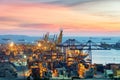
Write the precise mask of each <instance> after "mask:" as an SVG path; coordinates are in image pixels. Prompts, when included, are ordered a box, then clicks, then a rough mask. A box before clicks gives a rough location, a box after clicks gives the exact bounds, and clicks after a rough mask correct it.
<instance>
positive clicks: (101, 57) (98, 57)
mask: <svg viewBox="0 0 120 80" xmlns="http://www.w3.org/2000/svg"><path fill="white" fill-rule="evenodd" d="M92 60H93V63H98V64H107V63H120V50H113V49H112V50H94V51H92Z"/></svg>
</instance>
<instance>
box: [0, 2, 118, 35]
mask: <svg viewBox="0 0 120 80" xmlns="http://www.w3.org/2000/svg"><path fill="white" fill-rule="evenodd" d="M60 29H63V30H64V35H65V36H119V35H120V0H0V35H3V34H14V35H30V36H41V35H43V34H45V33H46V32H50V33H51V34H54V33H55V34H56V33H58V32H59V30H60Z"/></svg>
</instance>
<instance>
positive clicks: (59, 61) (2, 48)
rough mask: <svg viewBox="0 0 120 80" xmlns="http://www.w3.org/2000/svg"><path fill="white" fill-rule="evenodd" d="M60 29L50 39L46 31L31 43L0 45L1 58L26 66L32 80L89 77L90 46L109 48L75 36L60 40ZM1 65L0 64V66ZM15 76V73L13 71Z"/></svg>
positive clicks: (92, 71) (92, 70) (91, 74)
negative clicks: (79, 39) (56, 34)
mask: <svg viewBox="0 0 120 80" xmlns="http://www.w3.org/2000/svg"><path fill="white" fill-rule="evenodd" d="M62 38H63V31H62V30H61V31H60V34H59V36H58V37H56V36H54V37H53V38H52V39H51V38H50V37H49V33H47V34H45V35H44V36H43V38H42V39H40V40H37V41H36V42H35V43H34V44H15V43H14V42H10V43H8V44H5V45H0V53H2V54H3V57H0V59H1V61H2V62H4V61H5V60H7V61H9V62H12V63H16V62H17V63H18V64H20V65H22V66H23V65H24V66H26V67H27V70H28V73H27V75H26V74H25V70H24V69H23V74H25V75H24V76H27V77H30V76H32V77H33V78H34V80H39V79H41V78H55V77H60V76H61V75H62V76H63V77H67V78H68V79H69V78H71V77H78V78H93V77H94V76H95V74H96V66H95V65H93V63H92V50H109V49H108V48H103V47H101V45H98V44H97V43H94V42H92V41H91V40H88V41H87V42H86V43H80V42H79V41H77V40H75V39H68V40H66V41H65V42H63V41H62ZM0 69H1V68H0ZM14 75H15V76H16V74H14Z"/></svg>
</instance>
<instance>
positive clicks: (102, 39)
mask: <svg viewBox="0 0 120 80" xmlns="http://www.w3.org/2000/svg"><path fill="white" fill-rule="evenodd" d="M50 37H51V38H53V35H50ZM41 38H42V37H34V36H25V35H0V43H6V42H7V40H8V39H9V41H14V42H16V43H19V42H26V43H31V42H33V41H36V40H39V39H41ZM69 38H71V39H76V40H77V41H79V42H87V41H88V40H92V41H93V42H107V43H114V42H118V41H119V40H120V37H80V36H77V37H76V36H65V37H63V42H64V41H66V40H67V39H69ZM22 40H25V41H22Z"/></svg>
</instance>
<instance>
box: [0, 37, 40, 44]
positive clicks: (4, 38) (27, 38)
mask: <svg viewBox="0 0 120 80" xmlns="http://www.w3.org/2000/svg"><path fill="white" fill-rule="evenodd" d="M39 39H40V37H31V36H25V35H0V43H5V42H7V41H14V42H20V41H25V42H33V41H35V40H39Z"/></svg>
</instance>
